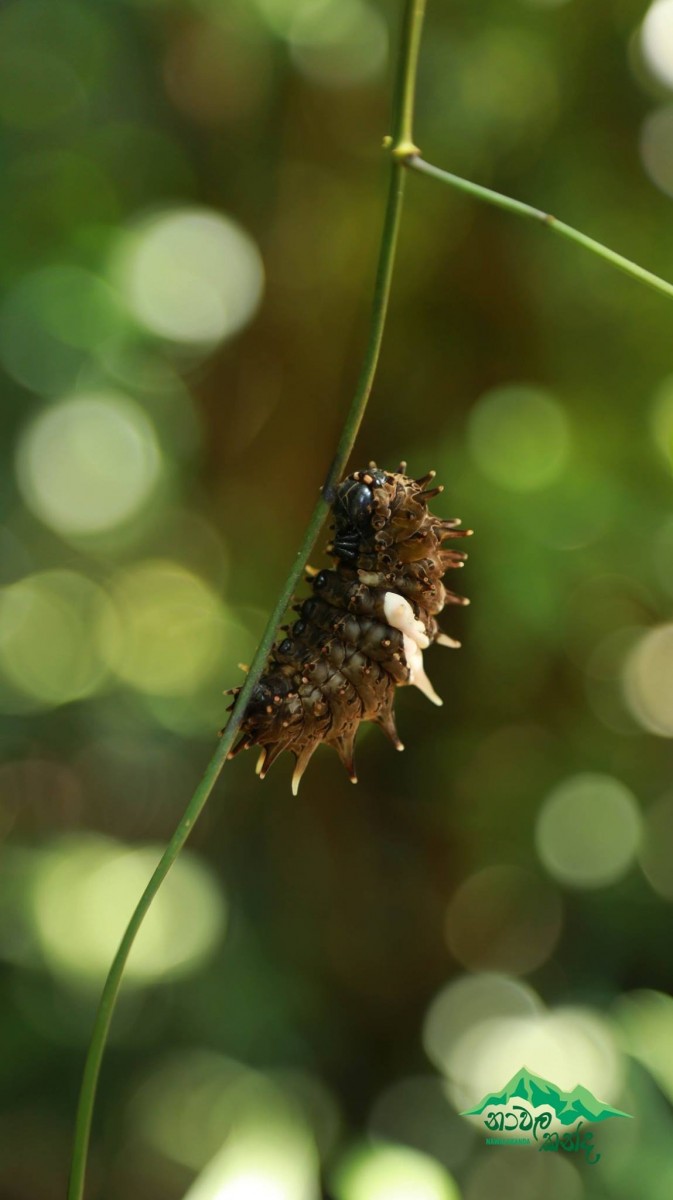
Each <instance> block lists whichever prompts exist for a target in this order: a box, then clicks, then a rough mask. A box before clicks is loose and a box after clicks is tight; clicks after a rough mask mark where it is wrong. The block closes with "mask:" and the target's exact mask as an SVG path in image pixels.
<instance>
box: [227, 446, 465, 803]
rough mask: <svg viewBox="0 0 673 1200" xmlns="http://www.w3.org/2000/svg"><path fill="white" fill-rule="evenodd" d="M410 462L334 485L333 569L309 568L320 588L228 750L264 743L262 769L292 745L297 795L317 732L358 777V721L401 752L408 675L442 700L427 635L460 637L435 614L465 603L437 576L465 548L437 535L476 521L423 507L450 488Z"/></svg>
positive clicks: (274, 658)
mask: <svg viewBox="0 0 673 1200" xmlns="http://www.w3.org/2000/svg"><path fill="white" fill-rule="evenodd" d="M405 471H406V463H400V466H399V468H398V470H397V471H394V472H390V471H382V470H380V469H379V468H378V467H377V466H376V463H373V462H372V463H370V464H369V468H368V469H367V470H366V471H355V472H354V473H353V474H352V475H349V476H348V477H347V478H346V479H344V480H343V482H342V483H340V484H339V486H338V488H337V490H336V495H335V499H334V503H333V506H332V512H333V516H334V524H333V525H332V529H333V530H334V538H333V540H332V542H331V543H330V545H329V546H328V547H327V553H328V554H329V555H331V556H332V557H333V558H334V560H335V565H334V568H333V569H332V570H324V571H314V570H312V569H310V568H309V569H308V580H309V582H310V583H311V585H312V587H313V595H312V596H310V597H309V598H308V599H307V600H304V601H303V603H301V604H298V605H296V606H295V610H296V611H297V612H298V613H299V620H298V621H295V623H294V625H293V626H292V627H291V629H290V628H289V627H285V628H286V630H287V631H288V636H287V637H285V638H284V639H283V641H281V642H280V644H279V645H277V646H275V647H274V649H273V650H272V651H271V654H270V656H269V660H268V663H267V666H266V669H265V672H264V674H263V676H262V678H261V679H260V681H259V683H258V684H257V685H256V687H255V688H254V689H253V692H252V696H251V699H250V701H249V704H248V708H247V710H246V713H245V717H244V719H243V722H242V724H241V737H240V739H239V741H238V743H237V744H236V745H235V746H234V748H233V749H232V750H231V751H230V752H229V757H230V758H233V757H234V755H235V754H237V753H238V752H239V750H247V749H248V748H249V747H250V746H254V745H258V746H261V748H262V751H261V754H260V758H259V762H258V765H257V773H258V774H259V775H260V777H261V778H262V779H263V778H264V776H265V775H266V772H267V771H268V769H269V767H270V766H271V764H272V763H273V762H275V760H276V758H277V757H278V755H279V754H281V753H282V752H283V750H289V751H291V753H292V754H294V757H295V760H296V765H295V770H294V774H293V776H292V791H293V793H294V794H295V795H296V793H297V790H298V787H299V781H300V779H301V777H302V775H303V773H304V771H305V769H306V766H307V764H308V761H309V759H310V757H311V755H312V754H313V752H314V750H315V749H316V748H317V746H319V745H320V743H321V742H325V744H326V745H328V746H333V747H334V749H335V750H336V751H337V753H338V754H339V757H340V758H341V761H342V762H343V764H344V766H345V767H346V770H347V771H348V773H349V775H350V778H351V780H352V781H353V783H356V782H357V778H356V775H355V768H354V765H353V746H354V742H355V735H356V733H357V730H358V726H359V725H360V722H361V721H375V722H376V724H377V725H380V726H381V728H382V729H383V731H384V732H385V733H386V734H387V735H388V737H389V738H390V740H391V741H392V743H393V745H394V746H395V748H396V749H397V750H403V749H404V747H403V745H402V743H401V741H400V739H399V737H398V735H397V730H396V728H395V721H394V717H393V703H394V699H395V689H396V688H397V687H399V686H401V685H402V684H413V685H415V686H416V687H418V688H420V690H421V691H422V692H424V694H425V695H426V696H427V697H428V698H429V699H430V700H431V701H432V702H433V703H434V704H441V703H442V701H441V700H440V698H439V696H438V695H437V694H436V692H435V691H434V689H433V687H432V684H431V683H430V680H429V679H428V677H427V675H426V674H425V669H424V667H423V650H425V649H426V647H427V646H429V645H430V644H431V643H432V642H438V643H439V644H441V645H444V646H458V645H459V644H460V643H459V642H455V641H453V640H452V639H451V638H449V637H447V635H446V634H444V633H442V632H441V631H440V629H439V626H438V624H437V621H436V617H437V615H438V614H439V613H440V612H441V611H442V609H443V608H444V606H445V605H446V604H467V603H468V601H467V600H466V599H465V598H464V597H462V596H457V595H456V594H455V593H454V592H450V591H448V589H447V588H445V587H444V584H443V583H442V577H443V576H444V574H445V572H446V571H447V570H448V568H449V567H462V565H463V562H464V560H465V558H466V557H467V555H465V554H463V553H461V552H460V551H457V550H447V549H444V547H443V545H442V543H443V542H444V541H445V540H447V539H449V538H458V537H467V536H468V535H469V534H470V533H471V532H472V531H471V530H469V529H457V528H456V526H457V525H459V524H460V521H458V520H442V519H441V518H439V517H435V516H433V514H432V513H431V512H429V511H428V501H429V500H430V499H431V498H432V497H433V496H436V495H437V494H438V493H439V492H441V491H442V490H443V489H442V488H441V487H434V488H432V489H430V490H427V485H428V484H429V483H430V482H431V481H432V480H433V479H434V476H435V472H434V471H430V472H429V474H427V475H425V476H424V477H423V478H422V479H410V478H408V477H407V475H405V473H404V472H405ZM239 691H240V688H233V689H232V690H231V694H233V695H237V694H238V692H239Z"/></svg>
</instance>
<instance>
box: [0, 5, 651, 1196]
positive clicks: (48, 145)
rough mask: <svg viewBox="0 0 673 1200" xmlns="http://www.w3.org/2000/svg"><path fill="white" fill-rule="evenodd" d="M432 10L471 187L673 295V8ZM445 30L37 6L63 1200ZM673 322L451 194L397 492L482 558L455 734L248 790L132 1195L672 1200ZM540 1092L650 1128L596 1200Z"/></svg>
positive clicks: (291, 533)
mask: <svg viewBox="0 0 673 1200" xmlns="http://www.w3.org/2000/svg"><path fill="white" fill-rule="evenodd" d="M428 7H429V13H428V19H427V26H426V31H425V36H424V44H423V54H422V65H421V73H420V84H419V99H418V123H417V137H418V140H419V142H420V145H421V146H422V148H423V151H424V153H425V156H426V157H427V158H428V159H430V160H431V161H435V162H437V163H438V164H439V165H442V166H445V167H447V168H448V169H450V170H453V171H455V172H458V173H462V174H466V175H468V176H470V177H471V178H474V179H476V180H477V181H479V182H482V183H486V184H488V185H490V186H493V187H496V188H498V189H500V190H502V191H505V192H508V193H510V194H512V195H515V196H520V197H521V198H524V199H527V200H530V201H531V202H532V203H535V204H537V205H539V206H540V207H543V208H544V209H546V210H548V211H551V212H553V213H555V214H557V215H558V216H561V217H563V218H564V219H566V220H567V221H569V222H571V223H572V224H574V225H576V226H578V227H580V228H581V229H583V230H585V231H586V232H587V233H589V234H592V235H593V236H595V237H597V238H599V239H600V240H602V241H604V242H606V243H608V244H609V245H611V246H614V247H615V248H616V249H619V250H621V251H622V252H624V253H626V254H628V255H629V256H631V257H633V258H635V259H637V260H638V261H641V262H642V263H643V264H644V265H646V266H649V267H651V268H652V269H654V270H655V271H658V272H659V273H661V274H663V275H665V276H667V277H668V278H671V277H673V236H672V234H671V229H672V227H673V226H672V221H673V0H656V2H655V3H653V4H651V5H650V6H648V4H647V2H646V0H592V2H591V3H582V2H581V0H567V2H566V3H563V2H559V0H483V2H482V3H479V4H475V3H474V2H473V0H452V3H442V2H440V0H429V5H428ZM399 9H400V4H398V3H397V2H396V0H108V3H92V2H91V0H7V3H5V4H4V5H3V6H2V8H1V9H0V116H1V118H2V125H3V133H2V148H3V155H2V159H3V172H2V181H1V183H0V208H1V218H2V219H1V220H0V277H1V278H0V282H1V284H2V299H1V304H0V365H1V367H2V372H3V405H2V412H1V417H0V419H1V421H2V432H3V439H2V446H3V454H4V462H3V470H2V474H1V476H0V479H1V481H2V482H1V485H0V497H1V504H2V517H1V526H0V547H1V554H0V573H1V576H0V583H1V588H0V710H1V712H2V760H3V762H2V766H0V829H1V830H2V834H3V839H4V846H3V859H2V874H1V876H0V888H1V889H2V909H1V913H2V916H1V919H0V954H1V955H2V960H3V975H2V978H3V986H2V992H1V996H0V1015H1V1019H2V1029H3V1052H2V1055H0V1085H1V1087H2V1094H3V1112H2V1115H1V1116H0V1193H1V1194H2V1196H3V1198H7V1200H52V1198H56V1197H62V1196H63V1194H64V1187H65V1177H66V1172H67V1162H68V1155H69V1148H70V1138H71V1128H72V1118H73V1112H74V1107H75V1102H76V1093H77V1088H78V1082H79V1077H80V1072H81V1068H82V1063H83V1056H84V1052H85V1046H86V1042H87V1038H88V1035H89V1031H90V1026H91V1021H92V1015H93V1009H94V1004H95V1000H96V995H97V992H98V989H99V987H100V982H101V977H102V973H103V972H104V970H105V965H106V963H107V962H108V961H109V958H110V956H111V954H112V952H113V948H114V946H115V944H116V941H117V939H118V936H119V934H120V930H121V928H122V927H123V923H124V921H125V919H126V917H127V916H128V913H129V911H130V908H131V906H132V905H133V903H134V901H135V899H136V898H137V896H138V895H139V893H140V891H141V889H142V887H143V885H144V882H145V881H146V879H147V877H148V875H149V872H150V871H151V868H152V865H153V863H154V862H155V861H156V857H157V855H158V853H159V848H160V845H161V843H162V842H163V841H164V840H165V839H166V837H167V836H168V834H169V833H170V831H171V830H172V828H173V827H174V825H175V823H176V820H177V818H178V816H179V814H180V812H181V810H182V808H183V807H184V805H185V804H186V801H187V799H188V797H189V795H190V793H191V791H192V789H193V787H194V786H195V784H196V782H197V780H198V778H199V775H200V773H201V771H202V769H203V766H204V765H205V762H206V761H207V759H208V757H209V756H210V754H211V753H212V751H213V748H214V744H215V736H216V730H217V728H218V726H220V725H222V723H223V721H224V713H225V703H226V701H225V700H224V698H223V697H222V690H223V689H224V688H225V687H229V686H232V685H235V684H236V683H238V682H239V681H240V679H241V675H240V671H239V668H238V666H237V664H238V663H241V662H243V663H245V662H246V661H248V660H249V658H250V656H251V654H252V652H253V650H254V645H255V640H256V638H257V636H258V635H259V633H260V630H261V628H262V625H263V622H264V617H265V614H266V612H267V611H268V609H269V607H270V605H271V604H272V601H273V598H274V596H275V594H276V592H277V589H278V587H279V585H280V583H281V580H282V578H283V576H284V573H285V571H286V569H287V566H288V563H289V562H290V560H291V557H292V555H293V554H294V552H295V550H296V547H297V545H298V543H299V540H300V537H301V532H302V529H303V525H304V522H305V520H306V518H307V515H308V513H309V511H310V509H311V507H312V505H313V502H314V500H315V496H316V493H317V489H318V487H319V485H320V483H321V481H322V479H323V478H324V474H325V472H326V469H327V466H328V463H329V461H330V458H331V455H332V451H333V445H334V442H335V438H336V436H337V432H338V429H339V426H340V421H341V419H342V416H343V413H344V410H345V407H346V405H347V403H348V401H349V398H350V395H351V392H352V389H353V386H354V382H355V379H356V377H357V373H358V369H359V365H360V356H361V351H362V346H363V340H364V336H365V330H366V320H367V303H368V297H369V293H370V290H371V285H372V272H373V264H374V259H375V253H376V246H377V238H378V234H379V229H380V223H381V217H382V200H383V188H384V171H385V164H384V157H383V155H382V153H381V151H380V145H381V140H382V137H383V135H384V134H385V133H386V132H387V119H388V117H387V113H388V103H389V93H390V74H391V66H392V59H391V47H394V45H395V34H396V26H397V21H398V18H399ZM672 322H673V308H672V307H671V305H670V303H669V302H667V301H666V300H665V299H663V298H662V297H661V296H657V295H655V294H653V293H652V294H651V293H649V292H648V291H647V290H646V289H644V288H642V287H640V286H639V285H638V284H637V283H635V282H634V281H633V280H630V279H627V278H625V277H622V276H620V275H619V274H617V273H615V272H614V271H612V270H611V269H610V268H609V267H608V266H606V265H605V264H604V263H600V262H598V261H597V260H594V259H592V258H591V256H589V255H587V254H585V253H583V252H582V251H581V250H579V249H577V248H575V247H572V246H568V245H564V244H560V243H559V241H558V240H556V239H554V238H553V237H551V236H550V235H548V234H547V233H546V232H545V231H544V230H542V229H540V228H536V227H532V226H531V227H528V226H526V225H525V224H523V223H517V221H516V220H515V219H514V218H512V217H510V216H508V215H506V214H504V213H501V212H497V211H494V210H491V209H488V208H484V207H478V206H475V205H474V204H473V203H472V202H470V201H468V200H467V199H466V198H465V197H462V196H458V195H457V194H453V193H452V192H450V191H449V190H447V189H445V188H443V187H442V186H440V185H439V184H435V183H433V182H432V181H430V180H428V179H425V178H420V177H412V178H410V179H409V180H408V202H407V207H406V211H405V217H404V226H403V233H402V242H401V251H400V256H399V260H398V265H397V269H396V277H395V287H394V296H393V302H392V310H391V315H390V322H389V326H388V330H387V334H386V339H385V345H384V352H383V358H382V362H381V369H380V373H379V376H378V379H377V383H376V387H375V392H374V396H373V400H372V404H371V408H370V411H369V413H368V415H367V418H366V421H365V425H364V428H363V431H362V434H361V437H360V441H359V446H358V460H359V461H367V460H368V459H369V458H372V457H373V458H375V459H377V461H378V462H379V463H381V464H383V465H391V464H393V465H394V464H396V463H397V462H398V461H399V459H400V458H406V459H408V460H409V463H410V468H411V469H412V470H413V471H414V472H415V473H417V474H420V473H423V472H425V471H426V470H427V469H428V468H430V467H434V468H436V469H437V471H438V473H439V477H440V479H441V480H442V481H443V482H444V483H445V484H446V485H447V491H446V495H445V497H444V498H443V499H442V501H440V502H439V503H440V505H441V506H443V507H442V510H441V511H442V512H443V514H444V515H446V516H452V515H455V514H456V513H458V514H459V515H460V516H461V517H463V518H464V520H465V521H466V522H467V523H468V524H469V525H471V526H473V527H474V528H475V530H476V536H475V538H474V540H473V543H472V544H471V556H470V562H469V564H468V569H467V570H466V571H465V573H464V587H465V590H466V591H467V592H468V593H469V594H470V596H471V597H472V601H473V603H472V607H471V608H470V609H469V610H467V611H466V612H462V611H461V612H459V613H456V614H454V613H453V612H451V613H449V615H448V616H447V619H446V622H445V626H446V628H447V631H448V632H449V633H450V634H451V635H452V636H458V637H460V638H461V639H462V641H463V649H462V650H460V651H459V652H445V651H442V650H436V651H431V652H430V653H429V654H428V670H429V672H430V674H431V676H432V678H433V681H434V682H435V684H436V686H437V688H438V690H439V691H440V693H441V694H442V695H443V696H444V697H445V707H444V709H443V710H442V711H435V710H432V711H430V710H429V708H428V707H427V706H425V703H424V701H423V698H422V697H421V696H420V695H418V694H416V693H414V694H411V692H410V694H409V695H406V694H404V695H402V696H401V699H400V702H399V708H400V726H401V733H402V735H403V739H404V741H405V743H406V745H407V751H406V753H405V754H404V755H403V756H397V755H394V754H392V753H391V751H390V748H389V746H388V745H387V743H385V741H384V740H383V739H382V738H380V737H379V735H378V733H377V732H376V731H373V732H371V733H367V734H366V735H365V736H364V737H363V738H362V741H361V744H360V747H359V754H358V758H359V771H360V777H361V782H360V784H359V787H358V788H357V789H353V788H352V787H351V786H350V784H349V783H348V780H347V779H346V777H345V775H344V774H343V772H342V770H341V768H340V766H339V764H338V762H337V759H336V757H335V756H332V755H330V753H329V752H328V751H324V752H322V753H320V754H318V755H317V756H316V758H315V760H314V762H313V763H312V764H311V768H310V770H309V772H308V774H307V776H306V778H305V780H304V783H303V785H302V790H301V794H300V796H299V798H298V799H297V800H295V799H293V798H292V797H291V795H290V791H289V784H288V779H289V763H288V762H282V761H281V763H279V764H278V766H276V767H274V770H273V771H272V773H271V775H270V777H269V779H268V781H266V782H265V783H264V784H263V786H261V785H260V784H259V783H258V781H257V780H256V779H255V776H254V772H253V769H252V768H253V761H252V758H251V756H249V755H248V756H242V758H241V759H237V760H236V761H235V762H234V763H233V764H232V765H230V766H227V768H226V770H225V772H224V776H223V778H222V780H221V783H220V785H219V786H218V789H217V791H216V794H215V795H214V796H213V798H212V800H211V802H210V805H209V807H208V809H207V811H206V813H205V815H204V817H203V819H202V821H201V824H200V826H199V827H198V828H197V829H196V831H195V833H194V836H193V838H192V841H191V843H190V848H189V850H188V852H187V853H186V854H185V856H184V859H182V860H181V862H180V863H179V864H178V866H177V867H176V868H175V870H174V872H173V874H172V875H171V876H170V878H169V880H168V882H167V884H166V885H165V888H164V889H163V891H162V892H161V894H160V896H159V898H158V900H157V902H156V906H155V909H154V910H153V912H152V915H151V917H150V919H149V920H148V923H147V926H146V928H145V929H144V930H143V934H142V936H141V938H140V939H139V941H138V945H137V947H136V950H135V951H134V955H133V957H132V959H131V962H130V965H129V971H128V973H127V981H126V985H125V989H124V995H123V999H122V1003H121V1006H120V1011H119V1013H118V1017H117V1018H116V1020H115V1024H114V1032H113V1041H112V1045H111V1048H110V1052H109V1055H108V1057H107V1059H106V1063H105V1068H104V1072H103V1076H102V1081H101V1093H100V1107H99V1109H98V1111H97V1114H96V1120H95V1126H94V1138H93V1156H92V1163H91V1175H90V1188H91V1190H90V1195H91V1196H92V1197H94V1196H95V1197H99V1198H100V1200H120V1198H121V1197H123V1198H124V1200H136V1198H137V1200H140V1198H141V1197H142V1200H154V1198H155V1197H156V1198H157V1200H158V1198H161V1200H173V1198H174V1200H178V1198H180V1197H183V1196H188V1197H189V1198H190V1200H312V1198H314V1197H318V1196H319V1195H321V1194H322V1195H323V1196H332V1197H334V1198H335V1200H456V1198H457V1197H463V1198H464V1200H491V1198H492V1197H493V1196H495V1195H497V1196H498V1197H499V1198H500V1200H510V1198H511V1200H514V1198H515V1197H516V1198H517V1200H518V1198H519V1197H521V1196H522V1195H527V1196H529V1195H530V1196H532V1195H535V1196H541V1195H545V1196H546V1197H548V1198H549V1200H582V1198H583V1197H587V1198H593V1197H595V1198H596V1200H603V1198H606V1197H610V1198H615V1200H622V1198H623V1200H631V1198H632V1197H633V1196H638V1197H639V1200H663V1198H664V1197H666V1198H668V1197H669V1196H670V1195H671V1194H672V1191H673V1174H672V1162H673V1160H672V1159H671V1153H670V1146H671V1144H673V1122H672V1119H671V1104H672V1103H673V1052H672V1050H671V1047H672V1046H673V999H671V996H670V995H669V993H670V991H671V989H672V987H673V966H672V963H671V954H670V944H671V943H670V929H671V920H672V916H673V913H672V910H671V904H672V903H673V792H672V791H671V750H672V747H671V738H672V737H673V515H672V514H673V509H672V507H671V500H672V497H673V487H672V483H673V481H672V478H671V471H672V468H673V359H672V357H671V345H672V339H671V328H672V327H673V325H672ZM356 465H359V463H358V464H356ZM461 582H463V580H462V579H461ZM524 1062H525V1063H526V1065H527V1066H529V1067H530V1069H532V1070H534V1071H537V1072H538V1073H541V1074H546V1075H547V1076H548V1077H549V1078H551V1079H552V1080H553V1081H555V1082H556V1083H558V1084H559V1085H560V1086H561V1087H564V1088H571V1087H573V1086H574V1084H575V1083H577V1082H581V1083H582V1084H583V1085H585V1086H586V1087H589V1088H591V1089H592V1090H593V1091H594V1092H595V1094H596V1095H597V1096H599V1097H600V1098H601V1099H602V1100H605V1101H607V1102H609V1103H612V1104H613V1105H616V1106H617V1107H620V1108H622V1109H625V1110H627V1111H628V1112H630V1113H633V1114H634V1120H632V1121H630V1122H628V1123H626V1122H621V1123H619V1122H608V1124H607V1126H606V1127H605V1128H604V1129H602V1130H601V1150H602V1159H601V1162H600V1164H598V1165H597V1166H596V1167H595V1168H591V1170H590V1171H587V1170H586V1169H583V1168H582V1166H581V1164H580V1165H578V1164H577V1163H576V1162H575V1161H573V1160H572V1156H565V1157H564V1156H562V1155H561V1156H558V1155H556V1156H554V1155H544V1156H539V1155H537V1154H535V1153H529V1152H525V1151H521V1152H519V1151H516V1150H515V1151H510V1150H507V1151H504V1150H503V1151H490V1152H489V1150H488V1148H486V1147H484V1146H483V1143H482V1139H481V1138H479V1137H478V1136H476V1134H475V1131H474V1129H473V1127H472V1126H469V1125H468V1124H467V1123H466V1122H465V1121H463V1120H461V1119H460V1118H459V1117H458V1116H457V1111H458V1110H460V1109H461V1108H462V1107H465V1106H466V1105H467V1104H469V1103H474V1102H475V1100H476V1099H477V1098H478V1096H479V1095H480V1094H483V1093H484V1092H489V1091H493V1090H494V1089H497V1088H498V1087H499V1086H501V1085H502V1084H503V1083H504V1081H505V1080H506V1079H507V1078H509V1076H510V1075H511V1074H512V1073H513V1072H514V1071H515V1070H516V1069H517V1068H518V1067H520V1066H521V1065H522V1063H524ZM617 1125H619V1128H618V1129H617V1128H616V1126H617ZM627 1125H628V1127H626V1126H627Z"/></svg>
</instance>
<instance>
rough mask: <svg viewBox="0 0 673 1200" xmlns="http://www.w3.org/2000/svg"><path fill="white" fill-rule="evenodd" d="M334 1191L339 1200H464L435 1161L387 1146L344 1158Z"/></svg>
mask: <svg viewBox="0 0 673 1200" xmlns="http://www.w3.org/2000/svg"><path fill="white" fill-rule="evenodd" d="M332 1187H333V1190H334V1195H335V1197H336V1200H460V1192H459V1190H458V1186H457V1184H456V1183H455V1181H454V1180H453V1178H452V1177H451V1176H450V1175H449V1173H448V1172H447V1171H445V1170H444V1169H443V1167H441V1166H440V1164H439V1163H438V1162H437V1161H436V1160H435V1159H433V1158H430V1156H429V1155H426V1154H420V1153H419V1151H418V1150H411V1149H410V1148H409V1147H407V1146H396V1145H387V1144H385V1143H380V1144H376V1143H372V1144H370V1145H363V1146H358V1147H355V1148H354V1149H353V1150H351V1151H350V1152H349V1153H347V1154H346V1155H344V1157H343V1158H342V1159H341V1160H340V1161H339V1163H338V1164H337V1168H336V1171H335V1173H334V1175H333V1179H332Z"/></svg>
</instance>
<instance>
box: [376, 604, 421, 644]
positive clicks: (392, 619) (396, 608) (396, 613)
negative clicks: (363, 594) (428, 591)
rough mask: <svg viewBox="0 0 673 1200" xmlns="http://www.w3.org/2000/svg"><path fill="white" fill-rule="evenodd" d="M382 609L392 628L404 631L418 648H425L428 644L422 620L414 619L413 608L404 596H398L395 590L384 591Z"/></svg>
mask: <svg viewBox="0 0 673 1200" xmlns="http://www.w3.org/2000/svg"><path fill="white" fill-rule="evenodd" d="M383 611H384V613H385V616H386V621H387V622H388V624H389V625H392V627H393V629H399V631H400V633H405V634H406V635H407V637H409V638H411V640H412V641H413V642H415V643H416V645H417V646H418V648H419V649H420V650H425V649H426V648H427V647H428V646H429V645H430V638H429V637H428V635H427V633H426V632H425V626H424V625H423V622H422V621H417V620H416V618H415V616H414V610H413V608H412V607H411V605H410V603H409V601H408V600H407V599H405V597H404V596H399V595H398V594H397V592H386V594H385V596H384V597H383Z"/></svg>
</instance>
